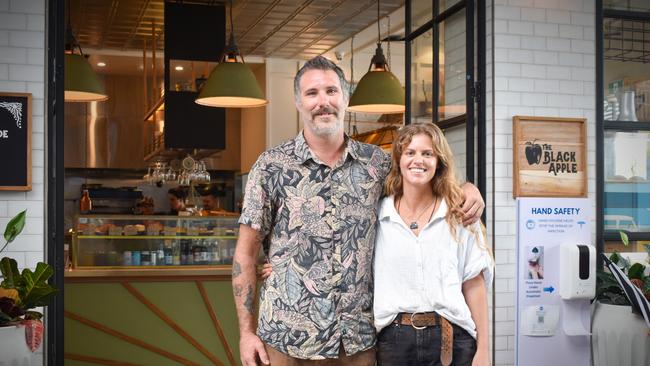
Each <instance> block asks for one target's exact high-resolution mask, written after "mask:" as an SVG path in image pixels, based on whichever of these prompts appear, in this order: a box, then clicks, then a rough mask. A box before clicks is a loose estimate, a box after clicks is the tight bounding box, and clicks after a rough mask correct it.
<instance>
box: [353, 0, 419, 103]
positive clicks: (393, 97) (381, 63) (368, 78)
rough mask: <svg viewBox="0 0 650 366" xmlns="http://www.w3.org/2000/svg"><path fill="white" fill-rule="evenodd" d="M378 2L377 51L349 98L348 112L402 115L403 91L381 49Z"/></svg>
mask: <svg viewBox="0 0 650 366" xmlns="http://www.w3.org/2000/svg"><path fill="white" fill-rule="evenodd" d="M379 19H380V18H379V1H377V35H378V37H377V49H376V50H375V55H374V56H373V57H372V60H371V61H370V66H369V67H368V72H367V73H366V74H365V75H364V76H363V77H362V78H361V80H359V83H358V84H357V87H356V89H355V90H354V93H353V94H352V96H351V97H350V103H349V105H348V111H350V112H357V113H373V114H390V113H404V111H405V110H406V107H405V105H404V89H403V88H402V85H401V84H400V82H399V80H398V79H397V77H395V75H393V73H392V72H390V69H389V68H388V62H386V57H385V56H384V51H383V50H382V48H381V33H380V31H379Z"/></svg>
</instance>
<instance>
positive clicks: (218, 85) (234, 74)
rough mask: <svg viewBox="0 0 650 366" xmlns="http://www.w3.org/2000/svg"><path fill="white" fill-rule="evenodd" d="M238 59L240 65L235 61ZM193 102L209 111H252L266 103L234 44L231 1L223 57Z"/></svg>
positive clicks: (253, 76) (255, 80)
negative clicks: (217, 109) (219, 109)
mask: <svg viewBox="0 0 650 366" xmlns="http://www.w3.org/2000/svg"><path fill="white" fill-rule="evenodd" d="M237 57H239V58H241V62H239V61H238V60H237ZM195 102H196V103H197V104H200V105H205V106H208V107H224V108H253V107H261V106H264V105H266V104H267V103H268V101H267V100H266V99H264V94H263V93H262V89H261V88H260V86H259V84H258V83H257V79H255V75H253V72H252V71H251V69H250V68H248V66H247V65H246V63H245V62H244V57H243V56H242V55H241V53H240V52H239V48H238V47H237V43H235V32H234V28H233V23H232V0H231V1H230V39H229V41H228V45H226V48H225V49H224V53H223V56H222V57H221V60H220V61H219V65H217V66H216V67H215V68H214V70H212V73H211V74H210V77H209V78H208V80H207V81H206V82H205V84H204V85H203V88H202V89H201V92H200V93H199V96H198V98H196V100H195Z"/></svg>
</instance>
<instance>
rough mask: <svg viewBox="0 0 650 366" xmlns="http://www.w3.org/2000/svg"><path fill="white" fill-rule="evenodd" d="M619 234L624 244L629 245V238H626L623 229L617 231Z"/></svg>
mask: <svg viewBox="0 0 650 366" xmlns="http://www.w3.org/2000/svg"><path fill="white" fill-rule="evenodd" d="M618 233H619V235H620V236H621V241H622V242H623V244H625V246H628V245H630V239H628V237H627V234H626V233H625V232H624V231H619V232H618Z"/></svg>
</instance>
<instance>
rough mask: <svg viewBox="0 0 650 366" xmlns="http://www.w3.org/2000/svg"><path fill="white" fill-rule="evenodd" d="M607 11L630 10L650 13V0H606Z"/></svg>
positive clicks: (604, 2) (604, 5) (604, 4)
mask: <svg viewBox="0 0 650 366" xmlns="http://www.w3.org/2000/svg"><path fill="white" fill-rule="evenodd" d="M603 7H604V8H605V9H616V10H630V11H650V1H648V0H605V1H603Z"/></svg>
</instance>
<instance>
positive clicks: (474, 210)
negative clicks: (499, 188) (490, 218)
mask: <svg viewBox="0 0 650 366" xmlns="http://www.w3.org/2000/svg"><path fill="white" fill-rule="evenodd" d="M462 188H463V196H464V197H465V201H464V202H463V205H462V206H461V210H463V213H464V214H463V225H464V226H468V225H471V224H473V223H475V222H476V221H478V220H479V219H480V218H481V215H482V214H483V210H484V209H485V202H484V201H483V197H481V192H479V190H478V188H476V186H475V185H473V184H472V183H469V182H467V183H465V184H463V186H462Z"/></svg>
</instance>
